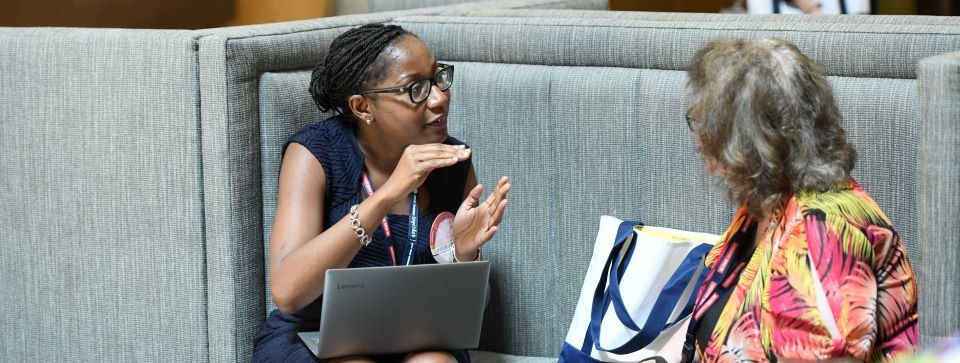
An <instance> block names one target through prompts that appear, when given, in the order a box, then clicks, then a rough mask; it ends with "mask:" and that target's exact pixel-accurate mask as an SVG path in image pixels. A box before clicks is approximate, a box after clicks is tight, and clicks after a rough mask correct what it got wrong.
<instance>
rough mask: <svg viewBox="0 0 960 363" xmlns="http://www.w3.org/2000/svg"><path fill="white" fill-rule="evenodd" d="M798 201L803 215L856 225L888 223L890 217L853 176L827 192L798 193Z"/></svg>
mask: <svg viewBox="0 0 960 363" xmlns="http://www.w3.org/2000/svg"><path fill="white" fill-rule="evenodd" d="M797 204H798V205H799V206H800V208H801V210H803V212H804V215H811V214H814V213H816V214H821V215H823V216H824V217H825V218H827V219H831V220H833V219H835V220H837V221H848V222H852V223H853V224H856V225H867V224H883V225H889V224H890V219H889V218H887V215H886V214H885V213H884V212H883V210H882V209H880V206H879V205H878V204H877V202H876V201H875V200H873V197H871V196H870V193H867V191H866V190H865V189H864V188H863V187H861V186H860V184H859V183H857V181H856V180H854V179H853V178H851V179H849V180H848V181H847V182H846V183H843V184H841V185H838V186H836V187H834V188H831V189H829V190H826V191H819V192H801V193H799V194H798V195H797Z"/></svg>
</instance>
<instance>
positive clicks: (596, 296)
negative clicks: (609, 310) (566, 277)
mask: <svg viewBox="0 0 960 363" xmlns="http://www.w3.org/2000/svg"><path fill="white" fill-rule="evenodd" d="M637 224H639V222H635V221H623V222H620V226H619V227H617V234H616V236H615V237H614V240H613V248H611V249H610V254H609V255H608V256H607V261H606V262H605V263H604V264H603V269H602V270H601V273H600V281H599V282H597V288H596V289H595V290H594V292H593V304H592V310H591V312H590V326H589V327H588V329H587V334H584V337H583V346H582V348H581V351H584V352H589V351H590V349H592V348H593V346H594V339H595V338H594V334H591V332H592V331H594V330H596V331H598V332H599V331H600V323H601V322H602V321H603V310H606V308H604V309H602V310H601V309H597V307H598V306H604V307H606V306H608V305H607V303H606V302H605V295H606V293H605V290H606V287H607V276H608V274H609V272H608V271H609V269H610V265H611V264H612V263H613V261H615V260H616V258H617V257H618V256H619V254H620V250H621V248H622V247H623V244H624V243H625V242H626V241H627V240H628V239H629V238H630V237H633V227H635V226H636V225H637ZM599 336H600V335H599V334H597V335H596V337H597V338H599Z"/></svg>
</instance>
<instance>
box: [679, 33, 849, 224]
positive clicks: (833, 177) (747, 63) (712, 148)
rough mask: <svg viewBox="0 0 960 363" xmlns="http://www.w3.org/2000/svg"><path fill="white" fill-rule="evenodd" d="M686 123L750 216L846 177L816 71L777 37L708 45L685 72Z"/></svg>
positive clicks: (842, 145)
mask: <svg viewBox="0 0 960 363" xmlns="http://www.w3.org/2000/svg"><path fill="white" fill-rule="evenodd" d="M688 72H689V76H690V80H689V88H690V90H691V91H692V102H691V105H690V108H689V110H688V113H687V122H688V123H689V126H690V128H691V130H693V131H694V133H695V134H696V135H697V138H698V142H699V149H700V151H701V152H702V153H703V155H704V157H705V159H706V161H707V165H708V167H709V169H710V171H711V172H713V173H714V174H716V175H718V176H719V177H720V178H721V179H723V181H724V182H725V183H726V187H727V194H728V196H729V197H730V198H731V199H732V200H734V201H737V202H740V203H743V204H745V205H746V206H747V210H748V212H749V213H750V214H751V215H754V216H762V215H763V213H764V211H771V210H776V209H777V208H779V207H781V206H782V205H783V203H784V202H785V201H786V198H787V197H788V196H790V195H791V194H794V193H797V192H799V191H824V190H827V189H829V188H831V187H834V186H837V185H838V184H840V183H843V182H845V181H847V180H848V179H849V177H850V171H851V170H852V169H853V166H854V164H855V163H856V158H857V154H856V151H855V150H854V149H853V146H852V145H850V144H849V143H848V142H847V141H846V139H845V137H844V131H843V128H842V127H841V126H840V121H841V115H840V111H839V110H838V108H837V104H836V101H835V100H834V97H833V92H832V90H831V88H830V85H829V84H828V83H827V80H826V78H825V77H824V75H823V73H822V72H821V70H820V68H819V67H818V66H817V65H816V64H815V63H814V62H813V60H811V59H810V58H808V57H807V56H805V55H804V54H803V53H801V52H800V50H799V49H798V48H797V47H796V46H795V45H793V44H792V43H790V42H788V41H786V40H782V39H771V38H767V39H759V40H746V39H733V40H720V41H714V42H711V43H709V44H707V45H706V46H705V47H704V48H702V49H700V51H698V52H697V54H696V56H695V57H694V59H693V63H692V65H691V66H690V69H689V70H688Z"/></svg>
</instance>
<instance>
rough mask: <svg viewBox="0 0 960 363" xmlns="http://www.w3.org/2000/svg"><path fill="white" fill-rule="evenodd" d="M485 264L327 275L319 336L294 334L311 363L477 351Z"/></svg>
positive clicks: (346, 271) (341, 271)
mask: <svg viewBox="0 0 960 363" xmlns="http://www.w3.org/2000/svg"><path fill="white" fill-rule="evenodd" d="M489 276H490V262H489V261H478V262H462V263H447V264H431V265H413V266H390V267H365V268H350V269H331V270H327V272H326V282H325V283H324V287H323V310H322V311H321V313H320V330H319V331H317V332H302V333H299V335H300V338H301V339H302V340H303V341H304V343H306V345H307V347H308V348H310V351H311V352H313V354H314V355H316V356H317V357H319V358H334V357H343V356H350V355H374V354H388V353H403V352H414V351H423V350H450V349H473V348H476V347H477V346H479V345H480V328H481V325H482V323H483V310H484V307H485V305H486V299H487V288H488V284H487V281H488V278H489Z"/></svg>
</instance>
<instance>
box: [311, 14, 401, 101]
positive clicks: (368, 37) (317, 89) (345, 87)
mask: <svg viewBox="0 0 960 363" xmlns="http://www.w3.org/2000/svg"><path fill="white" fill-rule="evenodd" d="M401 35H413V34H412V33H410V32H408V31H406V30H404V29H403V28H401V27H400V26H397V25H384V24H367V25H363V26H360V27H357V28H353V29H350V30H348V31H346V32H344V33H343V34H340V36H338V37H337V38H336V39H334V40H333V43H331V44H330V50H329V52H328V53H327V57H326V59H324V61H323V63H321V64H318V65H317V66H316V67H315V68H314V69H313V75H312V76H311V77H310V95H311V96H312V97H313V101H314V102H316V103H317V107H319V108H320V111H321V112H327V111H330V110H333V112H334V113H335V114H338V115H343V116H346V117H344V119H345V120H353V117H352V112H350V106H348V105H347V100H348V99H349V98H350V96H352V95H355V94H357V93H360V92H361V91H363V90H365V89H366V88H367V87H369V85H370V84H372V83H375V82H377V81H379V80H380V79H381V78H383V77H384V76H385V75H386V73H387V71H388V70H389V65H390V64H389V61H388V59H386V58H387V57H380V54H381V53H383V51H384V50H385V49H387V47H388V46H390V44H392V43H393V42H394V41H395V40H396V39H397V38H399V37H400V36H401Z"/></svg>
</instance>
